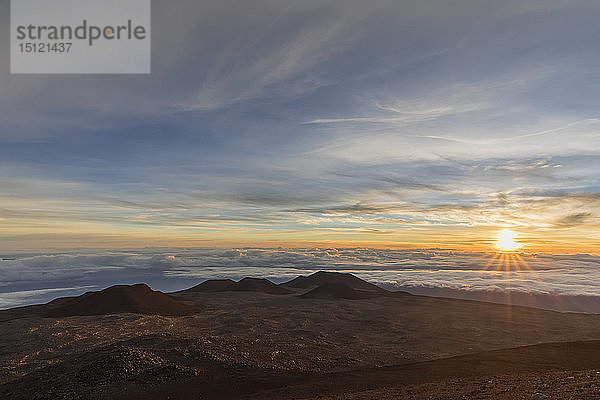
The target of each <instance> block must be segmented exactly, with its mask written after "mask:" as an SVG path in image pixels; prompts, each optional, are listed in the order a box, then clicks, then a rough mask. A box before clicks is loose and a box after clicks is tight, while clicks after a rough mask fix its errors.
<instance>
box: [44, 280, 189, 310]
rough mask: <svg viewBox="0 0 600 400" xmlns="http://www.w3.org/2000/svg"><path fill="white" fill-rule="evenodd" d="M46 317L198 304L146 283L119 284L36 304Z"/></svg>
mask: <svg viewBox="0 0 600 400" xmlns="http://www.w3.org/2000/svg"><path fill="white" fill-rule="evenodd" d="M34 307H37V308H35V309H34V310H35V312H36V313H37V314H41V315H42V316H44V317H70V316H77V315H105V314H116V313H136V314H155V315H186V314H191V313H194V312H195V311H196V308H195V307H193V306H190V305H188V304H186V303H183V302H181V301H178V300H176V299H174V298H173V297H171V296H169V295H167V294H165V293H162V292H158V291H154V290H152V289H150V288H149V287H148V286H147V285H145V284H137V285H131V286H130V285H117V286H112V287H109V288H107V289H104V290H101V291H98V292H87V293H84V294H82V295H81V296H77V297H62V298H58V299H56V300H53V301H51V302H50V303H48V304H46V305H43V306H34Z"/></svg>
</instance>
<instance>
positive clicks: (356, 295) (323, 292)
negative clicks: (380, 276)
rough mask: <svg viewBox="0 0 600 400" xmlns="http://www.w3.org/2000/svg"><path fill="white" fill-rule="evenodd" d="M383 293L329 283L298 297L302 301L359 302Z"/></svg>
mask: <svg viewBox="0 0 600 400" xmlns="http://www.w3.org/2000/svg"><path fill="white" fill-rule="evenodd" d="M386 294H387V293H385V292H375V291H370V290H359V289H353V288H351V287H350V286H348V285H346V284H344V283H336V282H329V283H324V284H322V285H321V286H318V287H316V288H314V289H312V290H310V291H309V292H307V293H304V294H303V295H301V296H300V297H302V298H303V299H347V300H360V299H370V298H373V297H377V296H383V295H386Z"/></svg>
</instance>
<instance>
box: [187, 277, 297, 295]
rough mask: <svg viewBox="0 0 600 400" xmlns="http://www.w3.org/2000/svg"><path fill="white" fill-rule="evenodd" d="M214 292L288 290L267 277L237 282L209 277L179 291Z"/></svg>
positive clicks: (277, 291) (270, 291) (282, 292)
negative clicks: (209, 278)
mask: <svg viewBox="0 0 600 400" xmlns="http://www.w3.org/2000/svg"><path fill="white" fill-rule="evenodd" d="M191 292H202V293H215V292H260V293H268V294H290V293H293V292H291V291H290V290H288V289H286V288H283V287H281V286H278V285H276V284H274V283H273V282H271V281H270V280H268V279H260V278H244V279H242V280H240V281H239V282H234V281H232V280H231V279H211V280H208V281H204V282H202V283H201V284H199V285H196V286H194V287H192V288H190V289H187V290H182V291H181V292H179V293H191Z"/></svg>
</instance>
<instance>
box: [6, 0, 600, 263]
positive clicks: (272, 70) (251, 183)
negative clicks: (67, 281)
mask: <svg viewBox="0 0 600 400" xmlns="http://www.w3.org/2000/svg"><path fill="white" fill-rule="evenodd" d="M599 13H600V4H598V2H597V1H582V0H545V1H541V0H518V1H517V0H503V1H481V0H480V1H475V0H446V1H432V0H418V1H417V0H410V1H399V0H393V1H392V0H389V1H383V0H370V1H348V0H344V1H341V0H340V1H333V0H320V1H287V0H248V1H243V2H241V1H229V0H219V1H216V0H215V1H212V0H211V1H208V0H207V1H201V2H199V1H193V0H171V1H169V2H158V1H155V2H153V8H152V73H151V74H150V75H11V74H10V68H9V67H10V65H9V58H8V56H6V55H7V54H8V51H9V50H8V45H9V43H8V38H9V29H10V27H9V22H10V21H9V1H7V0H0V38H2V39H0V54H2V56H1V57H0V251H2V252H5V253H6V252H17V251H30V252H32V251H39V252H42V251H44V250H46V249H75V248H87V249H90V248H98V249H124V248H127V249H133V248H145V247H161V246H169V247H211V248H215V247H223V248H229V247H231V248H237V247H252V246H260V247H263V248H268V247H278V246H284V247H286V248H291V247H301V248H311V247H323V246H327V247H361V248H365V247H369V248H392V249H393V248H399V249H408V248H410V249H432V248H438V249H456V250H460V251H491V250H493V249H494V247H493V243H494V241H495V237H496V235H497V234H498V232H500V231H501V230H502V229H505V228H508V229H511V230H513V231H514V232H516V233H517V234H518V240H519V241H520V242H521V243H522V244H523V247H522V248H521V249H522V250H523V251H526V252H530V253H537V254H539V253H541V254H574V253H588V254H599V253H600V229H599V228H600V107H599V106H600V46H599V44H598V38H599V37H600V24H598V23H597V22H598V15H600V14H599Z"/></svg>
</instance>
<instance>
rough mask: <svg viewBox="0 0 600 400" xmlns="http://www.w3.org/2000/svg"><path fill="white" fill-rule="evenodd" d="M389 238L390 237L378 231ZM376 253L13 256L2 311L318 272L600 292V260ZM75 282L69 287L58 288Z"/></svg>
mask: <svg viewBox="0 0 600 400" xmlns="http://www.w3.org/2000/svg"><path fill="white" fill-rule="evenodd" d="M378 233H386V232H378ZM509 265H510V266H511V268H510V270H508V271H507V270H506V265H505V262H504V260H503V259H501V258H498V257H497V256H495V255H494V254H493V253H474V252H460V251H449V250H437V249H430V250H391V249H372V248H326V247H325V248H298V249H290V248H277V249H261V248H237V249H236V248H230V249H208V248H207V249H182V248H178V249H174V248H173V249H169V248H164V249H145V250H137V251H129V252H114V251H112V252H105V251H98V252H91V251H89V252H78V253H75V252H72V253H61V254H45V255H16V256H11V257H7V256H5V258H4V259H1V260H0V280H1V281H2V282H3V284H4V286H3V287H2V290H1V291H2V293H0V306H3V307H9V306H15V305H21V304H31V303H32V302H35V301H42V299H43V300H44V301H48V300H49V299H50V298H52V297H55V296H65V295H74V294H80V293H81V292H82V291H84V290H89V289H90V288H102V287H106V286H109V285H112V284H118V283H137V282H147V283H150V284H151V285H152V286H153V288H155V289H158V290H179V289H183V288H186V287H189V286H192V285H194V284H196V283H197V282H198V281H199V280H202V279H209V278H233V279H239V278H242V277H244V276H256V277H259V276H260V277H268V278H270V279H273V280H274V281H276V282H282V281H285V280H288V279H291V278H294V277H296V276H298V275H301V274H308V273H311V272H315V271H318V270H331V271H340V272H350V273H353V274H356V275H357V276H360V277H362V278H364V279H367V280H370V281H373V282H376V283H386V284H395V285H398V286H404V287H406V286H419V287H447V288H455V289H463V290H465V289H468V290H508V289H509V288H510V290H517V291H523V292H536V293H556V294H570V295H600V291H599V289H598V287H597V286H596V285H595V282H597V281H598V279H599V278H600V275H599V274H600V273H599V272H598V267H599V266H600V257H598V256H591V255H568V256H567V255H532V254H529V255H528V254H524V255H521V256H520V257H519V258H518V259H517V258H515V259H512V260H511V261H510V262H509ZM61 282H71V283H72V286H71V287H65V286H64V285H61Z"/></svg>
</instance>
